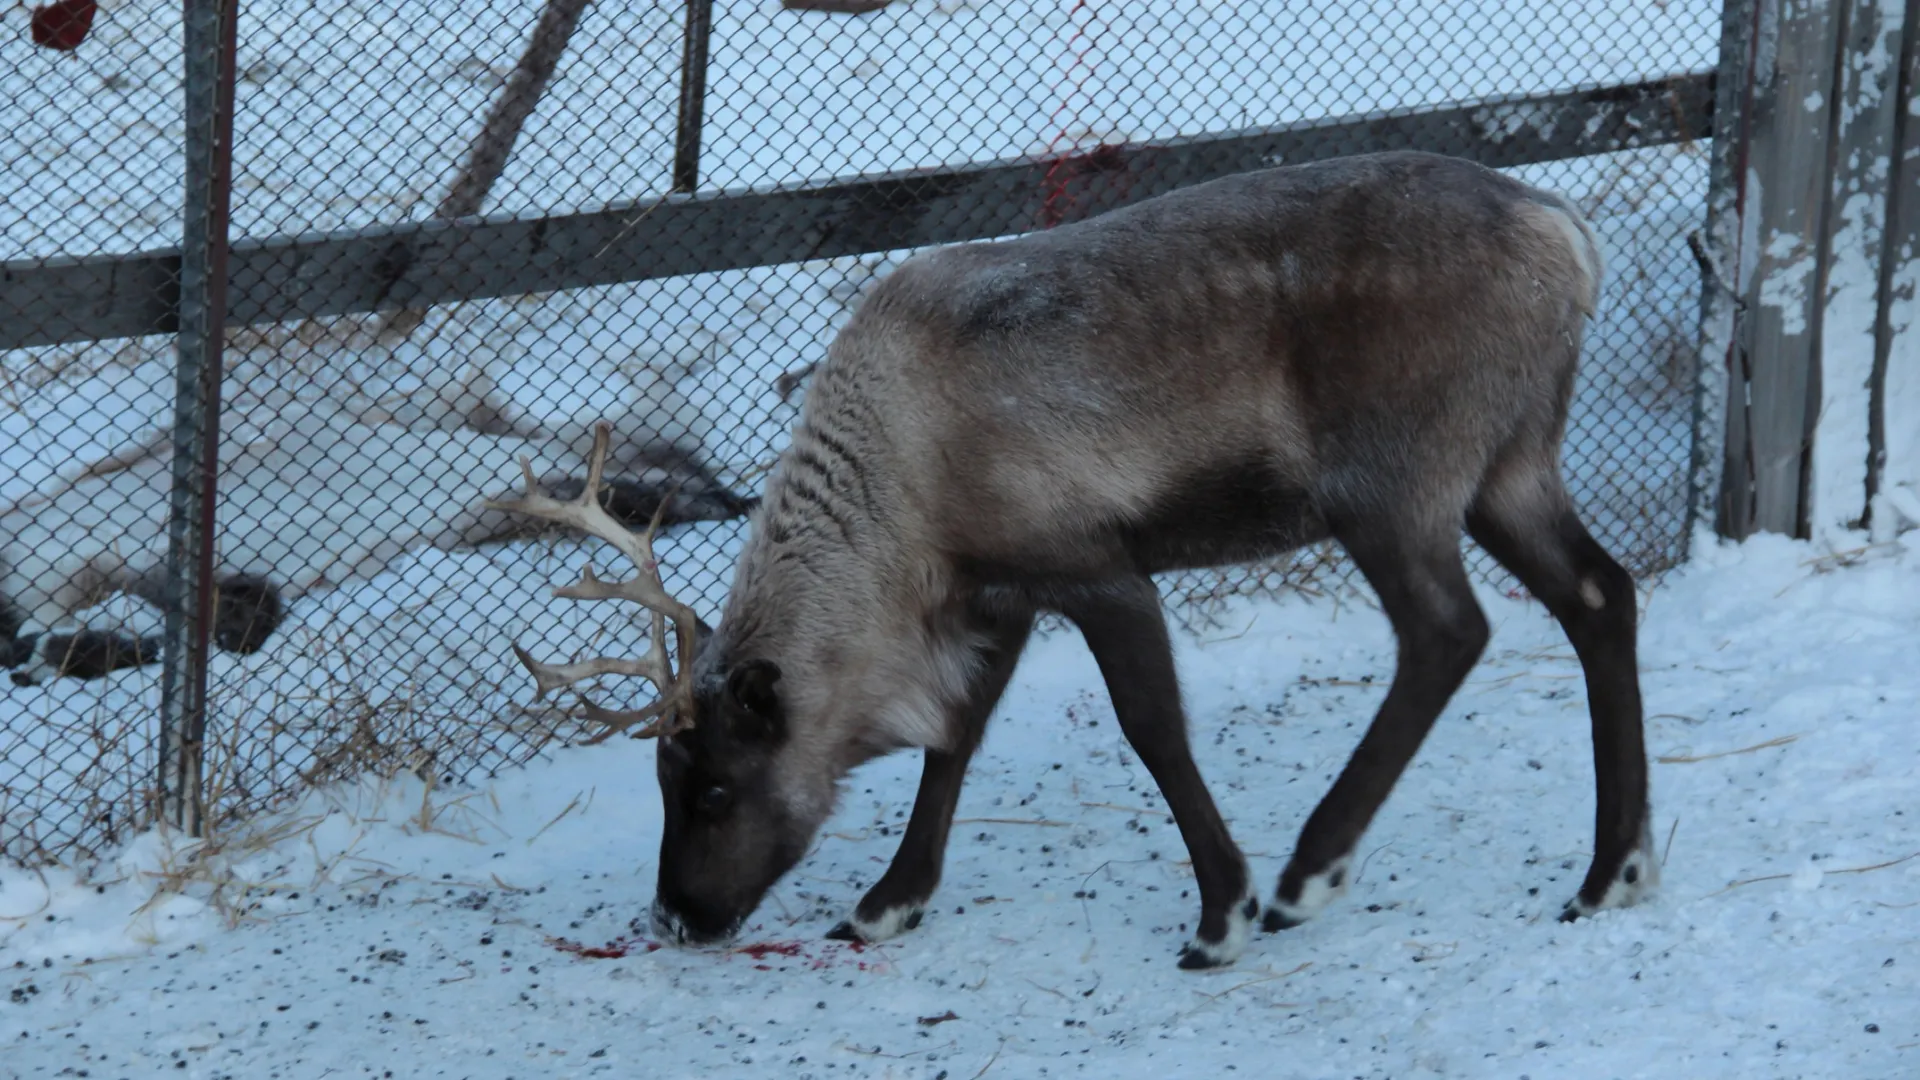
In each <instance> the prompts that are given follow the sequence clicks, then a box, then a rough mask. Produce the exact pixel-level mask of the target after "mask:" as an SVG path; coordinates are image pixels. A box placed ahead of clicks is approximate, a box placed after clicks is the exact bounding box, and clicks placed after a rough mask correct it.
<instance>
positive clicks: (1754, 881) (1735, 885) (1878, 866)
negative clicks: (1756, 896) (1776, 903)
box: [1707, 851, 1920, 896]
mask: <svg viewBox="0 0 1920 1080" xmlns="http://www.w3.org/2000/svg"><path fill="white" fill-rule="evenodd" d="M1913 859H1920V851H1916V852H1913V853H1912V854H1910V855H1902V856H1900V857H1899V858H1897V859H1888V860H1887V861H1886V862H1879V863H1874V864H1873V865H1871V866H1848V867H1843V868H1841V869H1839V870H1827V871H1824V872H1823V874H1865V873H1868V872H1870V871H1873V870H1885V869H1886V868H1887V867H1889V866H1899V865H1900V864H1901V863H1903V862H1909V861H1911V860H1913ZM1792 876H1793V875H1792V874H1762V875H1760V876H1759V877H1751V878H1744V879H1742V880H1740V881H1734V882H1729V883H1728V884H1727V887H1726V888H1724V889H1716V890H1715V891H1713V892H1710V893H1708V894H1707V895H1708V896H1719V895H1720V894H1721V893H1727V892H1732V891H1733V890H1735V889H1740V888H1745V887H1746V886H1748V885H1758V884H1760V883H1761V882H1763V881H1785V880H1787V879H1788V878H1790V877H1792Z"/></svg>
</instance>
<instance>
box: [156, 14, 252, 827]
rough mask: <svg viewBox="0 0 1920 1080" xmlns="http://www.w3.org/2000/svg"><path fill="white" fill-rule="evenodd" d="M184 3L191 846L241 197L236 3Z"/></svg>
mask: <svg viewBox="0 0 1920 1080" xmlns="http://www.w3.org/2000/svg"><path fill="white" fill-rule="evenodd" d="M184 4H185V26H184V31H185V33H184V38H185V49H184V54H185V67H186V71H185V79H184V82H185V88H186V102H185V120H186V199H185V204H184V206H183V208H182V210H183V212H182V215H181V243H180V333H179V336H178V352H179V364H178V367H177V369H176V372H175V381H174V420H173V493H172V494H173V498H172V514H171V518H170V520H169V521H168V528H167V571H168V573H167V597H166V601H167V603H166V607H167V622H166V646H165V655H164V664H165V666H164V669H163V670H162V673H161V679H160V725H161V735H160V783H159V787H160V796H161V805H160V813H161V816H162V817H163V818H164V819H165V820H166V821H168V822H169V823H171V824H172V825H174V826H176V827H178V828H180V829H181V830H183V831H185V832H186V833H188V834H189V835H192V836H199V835H201V833H202V830H203V829H204V826H205V812H204V811H205V808H204V806H203V805H202V797H203V794H204V793H203V791H202V786H201V765H202V749H203V746H204V742H205V733H206V722H207V700H206V699H207V649H208V642H209V636H210V632H211V626H210V617H211V615H212V612H213V546H214V536H213V514H214V502H215V498H216V495H217V488H216V486H215V483H216V480H217V475H218V472H219V462H220V378H221V346H222V344H223V343H224V337H225V334H224V326H225V323H226V315H227V214H228V208H229V204H230V201H231V194H232V188H233V84H234V45H235V36H236V28H237V22H238V14H239V0H184Z"/></svg>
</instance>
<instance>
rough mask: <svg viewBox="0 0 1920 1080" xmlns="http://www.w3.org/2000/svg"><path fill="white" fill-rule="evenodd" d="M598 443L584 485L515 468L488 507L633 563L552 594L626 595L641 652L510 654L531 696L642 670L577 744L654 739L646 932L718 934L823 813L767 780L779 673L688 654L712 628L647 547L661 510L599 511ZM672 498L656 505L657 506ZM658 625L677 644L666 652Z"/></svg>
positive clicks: (731, 929)
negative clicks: (655, 820) (632, 517)
mask: <svg viewBox="0 0 1920 1080" xmlns="http://www.w3.org/2000/svg"><path fill="white" fill-rule="evenodd" d="M609 437H610V435H609V430H608V427H607V425H606V424H600V425H599V426H598V427H597V428H596V429H595V432H594V443H593V451H592V454H591V457H590V459H589V463H588V469H587V482H586V484H585V486H584V487H583V488H582V489H581V490H580V492H579V494H578V495H577V496H576V497H574V498H572V499H567V500H564V501H562V500H558V499H554V498H552V497H550V496H547V495H543V494H541V493H540V492H539V489H538V487H537V485H536V483H535V481H534V477H533V472H532V466H531V465H530V464H529V463H526V462H522V471H523V472H524V473H525V475H526V494H525V495H524V496H522V497H521V498H519V499H515V500H511V501H505V502H494V503H489V505H490V506H491V507H493V508H494V509H498V510H506V511H511V512H517V513H523V514H528V515H531V516H533V517H537V518H542V519H545V520H548V521H553V522H557V523H560V524H564V525H570V526H573V527H574V528H577V529H580V530H582V531H584V532H586V533H588V534H590V535H593V536H597V537H599V538H600V539H602V540H605V541H607V542H608V543H611V544H613V545H614V546H615V547H616V548H619V549H620V551H621V553H622V554H624V555H625V556H626V557H627V558H629V559H631V560H632V561H633V562H634V564H635V565H636V566H638V567H639V568H640V576H639V577H637V578H634V579H632V580H629V581H619V582H610V581H602V580H600V579H599V578H598V577H596V576H594V573H593V570H592V569H591V568H588V569H587V570H585V571H584V572H583V573H582V576H581V579H580V581H579V582H577V583H575V584H573V585H569V586H564V587H562V588H558V589H555V590H554V595H555V596H556V597H566V598H571V599H577V600H605V599H625V600H633V601H637V602H638V603H640V604H641V605H643V606H644V607H645V608H646V609H647V610H648V611H649V612H651V613H652V621H653V626H652V634H651V636H650V640H649V646H648V655H647V656H645V657H641V658H637V659H624V658H615V657H593V658H591V659H587V660H581V661H577V662H574V663H570V664H545V663H541V662H540V661H537V660H535V659H534V658H533V657H532V655H530V654H529V653H528V652H527V651H526V650H525V649H522V648H521V647H520V646H518V645H515V646H514V654H515V655H516V656H518V657H519V658H520V662H521V663H522V664H523V665H525V666H526V668H527V670H528V671H530V672H532V673H533V677H534V682H535V684H536V686H537V688H538V693H537V696H544V695H545V694H546V692H547V691H549V690H555V689H559V688H561V687H564V686H568V685H571V684H573V683H576V682H579V681H580V680H582V679H586V678H590V677H593V676H596V675H609V674H619V675H639V676H642V677H644V678H646V679H648V680H649V681H651V682H652V683H653V684H654V686H655V688H656V689H657V690H659V692H660V697H659V699H658V700H656V701H655V702H653V703H652V704H650V705H647V706H645V707H644V708H640V709H635V710H630V711H619V710H612V709H606V708H602V707H600V706H598V705H595V704H593V703H591V702H586V703H584V704H583V710H584V713H585V715H586V717H587V718H588V719H589V720H592V721H594V722H596V723H599V724H601V725H603V730H601V731H600V732H599V733H597V734H596V735H594V736H593V737H592V738H589V739H587V740H586V741H587V742H588V743H597V742H601V741H604V740H606V739H608V738H610V737H612V736H613V735H615V734H616V733H619V732H623V731H625V732H629V733H630V734H631V735H632V736H633V737H635V738H657V739H658V740H659V750H658V754H657V756H656V762H657V765H656V771H657V773H658V775H659V781H660V795H661V802H662V804H663V807H664V809H665V828H664V831H663V834H662V836H661V840H660V876H659V882H658V886H657V892H656V896H655V899H654V904H653V923H654V929H655V932H656V933H657V934H659V935H660V936H661V937H663V938H665V939H667V940H669V941H672V942H674V943H676V944H703V943H709V942H718V941H725V940H727V939H729V938H731V937H733V936H734V935H735V934H737V933H738V932H739V929H740V926H741V924H742V923H744V922H745V921H746V918H747V916H748V915H750V914H752V913H753V909H754V908H755V907H757V906H758V905H759V903H760V898H761V897H762V896H763V895H765V893H766V891H767V889H769V888H771V887H772V885H773V883H774V882H775V881H777V880H778V879H779V878H780V876H781V875H782V874H784V873H786V872H787V871H788V870H789V869H791V868H792V867H793V865H794V864H795V863H797V862H799V861H800V857H801V856H802V855H803V854H805V852H806V848H807V844H808V842H809V841H810V839H811V838H812V836H813V833H814V831H815V830H816V829H817V828H818V827H819V825H820V822H821V821H822V820H823V819H824V818H825V817H826V811H827V807H826V806H825V805H824V804H822V805H820V806H819V807H813V806H812V804H813V803H816V802H820V800H817V799H809V800H802V802H803V803H804V804H805V805H807V806H808V809H806V810H796V809H795V801H794V800H793V799H792V798H791V797H790V793H788V792H784V791H782V790H781V789H780V787H779V785H778V784H777V783H776V776H777V775H778V774H777V772H776V769H775V765H776V763H777V762H778V760H779V759H780V757H781V751H782V750H783V749H784V748H785V747H786V746H787V742H788V740H787V734H788V733H787V711H786V709H785V708H784V707H783V706H782V703H781V687H780V685H779V684H780V677H781V673H780V669H779V667H778V666H777V665H776V664H774V663H773V661H771V660H764V659H756V658H750V657H747V658H732V659H731V660H725V661H723V660H722V658H720V657H719V656H717V655H714V654H715V653H717V652H718V650H716V649H713V648H708V649H706V650H705V653H706V655H703V656H699V657H698V658H696V654H697V653H698V652H700V651H701V650H700V646H701V645H702V644H703V643H705V642H707V641H708V640H709V639H710V637H711V636H712V635H711V634H710V632H709V631H708V629H707V627H706V626H705V624H703V623H702V622H701V621H700V620H699V618H698V617H697V616H695V615H694V613H693V609H692V608H690V607H688V606H687V605H685V604H683V603H681V602H679V601H678V600H675V599H674V598H673V597H671V596H669V595H668V594H667V591H666V588H665V586H664V585H663V584H662V582H661V579H660V569H659V564H658V562H657V561H656V560H655V558H654V554H653V536H654V532H655V530H656V529H657V528H658V527H659V524H660V514H659V513H658V512H656V513H655V515H654V519H653V522H652V523H651V524H650V525H649V526H648V527H647V531H646V532H645V533H642V534H635V533H634V532H632V531H631V530H629V529H628V528H627V527H626V526H624V525H622V524H621V523H620V522H619V521H618V520H616V519H615V518H614V517H613V516H612V515H611V514H609V513H608V512H607V510H606V508H605V507H604V506H603V505H601V502H600V501H599V496H600V493H601V472H602V470H603V469H604V467H605V464H606V454H607V445H608V442H609ZM671 501H672V500H671V498H668V499H663V500H662V501H661V507H662V509H664V508H665V507H666V505H667V504H668V503H670V502H671ZM669 625H671V627H672V629H673V632H674V636H675V638H676V649H675V653H676V655H675V656H674V657H672V658H671V659H670V658H669V656H668V653H667V648H666V638H667V630H668V627H669ZM703 672H704V674H703ZM815 810H817V812H814V811H815Z"/></svg>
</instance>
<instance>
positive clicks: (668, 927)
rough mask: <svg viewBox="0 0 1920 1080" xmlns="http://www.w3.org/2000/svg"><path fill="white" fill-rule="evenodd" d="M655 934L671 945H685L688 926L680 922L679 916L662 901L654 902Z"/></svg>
mask: <svg viewBox="0 0 1920 1080" xmlns="http://www.w3.org/2000/svg"><path fill="white" fill-rule="evenodd" d="M652 915H653V936H654V937H657V938H659V939H660V940H661V941H664V942H666V943H667V944H669V945H685V944H686V943H687V928H686V927H685V926H684V925H683V924H682V923H681V922H680V918H679V916H677V915H675V914H674V913H673V912H671V911H668V910H667V906H666V905H665V904H662V903H661V902H660V901H658V900H655V901H654V902H653V912H652Z"/></svg>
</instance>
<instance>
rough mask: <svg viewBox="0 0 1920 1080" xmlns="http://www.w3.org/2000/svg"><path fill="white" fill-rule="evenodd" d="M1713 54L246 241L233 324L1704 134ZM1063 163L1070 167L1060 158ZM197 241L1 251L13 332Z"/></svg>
mask: <svg viewBox="0 0 1920 1080" xmlns="http://www.w3.org/2000/svg"><path fill="white" fill-rule="evenodd" d="M1713 84H1714V76H1713V73H1712V72H1696V73H1692V74H1687V75H1679V76H1674V77H1672V78H1664V79H1655V80H1649V81H1646V82H1640V83H1634V84H1630V85H1619V86H1594V87H1582V88H1575V89H1572V90H1565V91H1561V92H1558V93H1552V94H1543V95H1538V96H1533V97H1523V98H1511V99H1505V100H1499V101H1477V102H1469V103H1465V104H1453V105H1442V106H1435V107H1424V108H1408V109H1395V110H1388V111H1382V112H1374V113H1365V114H1360V115H1355V116H1344V117H1327V118H1320V119H1313V120H1303V121H1299V122H1295V123H1289V124H1282V125H1279V126H1276V127H1268V128H1260V129H1254V130H1243V131H1235V132H1225V133H1219V134H1211V135H1200V136H1193V137H1188V138H1179V139H1172V140H1168V141H1165V142H1146V143H1128V144H1120V145H1112V146H1102V147H1099V148H1096V149H1093V150H1090V151H1086V152H1081V153H1077V154H1075V155H1073V156H1071V157H1070V158H1068V159H1066V161H1065V162H1064V164H1067V165H1068V166H1070V167H1069V168H1066V169H1062V168H1060V165H1061V164H1063V162H1062V161H1061V160H1060V159H1058V158H1022V159H1017V160H1011V161H996V162H988V163H984V164H976V165H968V166H964V167H960V168H941V169H922V170H913V171H908V172H897V173H887V174H879V175H870V176H862V177H857V178H854V179H849V180H842V181H833V182H828V183H824V184H819V185H815V186H806V187H795V188H786V189H771V190H747V191H716V192H705V193H698V194H670V195H667V196H664V197H662V198H658V199H654V200H649V201H645V202H636V203H627V204H622V205H616V206H610V207H608V208H607V209H604V210H596V211H593V212H590V213H579V214H564V215H558V216H554V217H543V218H514V217H471V218H462V219H458V220H453V221H433V222H421V223H416V224H407V225H388V226H378V227H374V228H367V229H360V230H355V231H345V232H336V233H329V234H322V235H309V236H292V237H273V238H270V239H265V240H254V241H238V242H235V243H234V244H233V246H232V252H231V255H230V262H229V268H228V270H229V281H230V282H231V284H230V286H229V293H228V307H227V322H228V324H229V325H248V324H255V323H266V322H280V321H287V320H294V319H301V318H310V317H314V316H323V315H341V314H347V313H350V312H365V311H376V310H385V309H389V308H397V307H416V308H417V307H423V306H426V305H430V304H441V303H447V302H450V301H457V300H475V299H482V298H486V297H495V296H514V295H521V294H525V293H535V292H549V291H553V290H557V289H577V288H581V287H585V286H593V285H610V284H616V283H619V282H626V281H642V280H647V279H652V278H664V277H676V276H680V275H684V274H698V273H710V272H714V271H721V270H738V269H744V268H747V267H755V266H771V265H777V264H781V263H792V262H800V261H803V260H807V259H818V258H828V257H833V256H841V255H855V254H861V253H865V252H872V251H889V250H894V249H898V248H908V247H918V246H921V245H926V244H943V243H953V242H958V241H964V240H979V239H986V238H990V237H995V236H1005V235H1009V234H1013V233H1020V232H1026V231H1029V230H1031V229H1033V228H1035V227H1037V225H1038V223H1039V222H1040V220H1041V215H1042V213H1043V212H1044V209H1045V199H1046V193H1047V190H1048V185H1049V184H1052V185H1054V186H1055V187H1057V186H1058V185H1059V184H1060V183H1061V182H1062V177H1063V175H1064V176H1065V177H1066V182H1067V183H1069V184H1081V185H1086V186H1087V187H1088V188H1090V189H1094V190H1095V191H1096V192H1097V197H1095V198H1089V199H1072V200H1056V203H1065V204H1066V205H1068V206H1069V207H1071V208H1072V209H1070V210H1069V211H1068V213H1067V216H1066V220H1072V219H1073V218H1074V217H1078V216H1086V215H1087V214H1090V213H1094V212H1098V211H1100V210H1105V209H1111V208H1112V207H1113V206H1116V205H1120V204H1122V203H1126V202H1135V201H1138V200H1140V199H1144V198H1147V197H1149V196H1152V195H1157V194H1160V193H1162V192H1166V191H1170V190H1173V189H1175V188H1179V187H1184V186H1186V185H1189V184H1194V183H1198V182H1200V181H1203V180H1209V179H1212V178H1214V177H1218V176H1225V175H1228V174H1231V173H1237V172H1245V171H1247V170H1249V169H1257V168H1262V167H1265V166H1269V165H1276V164H1281V163H1299V162H1305V161H1315V160H1320V159H1324V158H1329V157H1337V156H1340V155H1343V154H1355V153H1362V152H1370V151H1380V150H1403V149H1404V150H1434V151H1442V152H1448V153H1453V154H1458V155H1461V156H1465V157H1470V158H1473V159H1474V160H1477V161H1479V162H1481V163H1483V164H1486V165H1490V166H1495V167H1506V166H1513V165H1526V164H1532V163H1536V162H1544V161H1558V160H1563V159H1567V158H1576V157H1586V156H1589V155H1593V154H1605V153H1610V152H1613V151H1618V150H1630V149H1635V148H1639V147H1647V146H1660V145H1665V144H1668V143H1676V142H1685V141H1688V140H1694V139H1704V138H1706V137H1708V135H1709V134H1710V131H1711V125H1712V114H1713ZM1050 170H1051V175H1049V171H1050ZM179 274H180V254H179V252H178V251H173V250H165V251H145V252H137V253H132V254H126V255H102V256H91V257H87V258H53V259H26V260H19V261H16V262H8V263H4V264H0V349H10V348H22V347H28V346H38V345H56V344H61V343H65V342H76V341H93V340H102V339H108V338H121V337H132V336H136V335H141V334H161V333H170V332H172V331H174V330H175V329H176V328H177V327H178V326H179V311H178V307H179V295H180V294H179Z"/></svg>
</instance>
